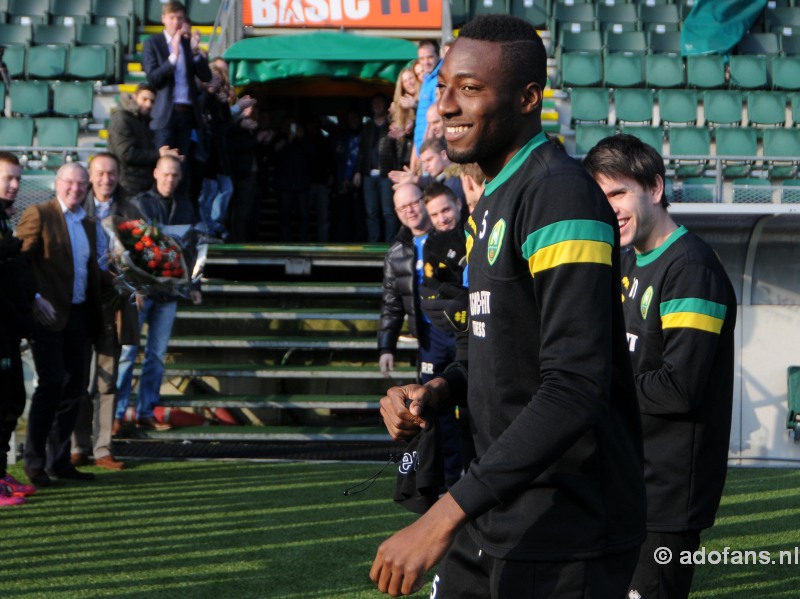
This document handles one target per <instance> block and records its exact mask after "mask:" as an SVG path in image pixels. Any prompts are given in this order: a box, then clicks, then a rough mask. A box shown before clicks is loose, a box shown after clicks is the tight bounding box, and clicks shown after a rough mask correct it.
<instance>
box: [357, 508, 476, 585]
mask: <svg viewBox="0 0 800 599" xmlns="http://www.w3.org/2000/svg"><path fill="white" fill-rule="evenodd" d="M465 521H466V514H465V513H464V511H463V510H462V509H461V507H459V505H458V504H457V503H456V502H455V500H454V499H453V498H452V496H451V495H450V494H449V493H445V494H444V495H443V496H442V498H441V499H439V501H437V502H436V503H435V504H433V507H431V509H429V510H428V511H427V513H425V515H424V516H422V517H421V518H420V519H419V520H417V521H416V522H414V523H413V524H412V525H411V526H408V527H406V528H404V529H402V530H400V531H399V532H397V533H396V534H395V535H393V536H392V537H390V538H389V539H387V540H386V541H384V542H383V543H382V544H381V546H380V547H378V553H377V555H376V556H375V560H374V561H373V562H372V568H371V569H370V571H369V577H370V579H371V580H372V581H373V582H374V583H375V584H376V585H377V586H378V590H380V591H381V592H382V593H388V594H389V595H391V596H392V597H397V596H399V595H410V594H411V593H415V592H416V591H418V590H419V589H421V588H422V585H424V584H425V579H424V575H425V573H426V572H427V571H428V570H430V569H431V568H432V567H433V566H435V565H436V564H437V563H438V562H439V560H441V559H442V557H444V554H445V553H446V552H447V549H448V548H449V547H450V545H451V544H452V543H453V539H454V538H455V535H456V532H458V530H459V528H461V526H462V525H463V523H464V522H465Z"/></svg>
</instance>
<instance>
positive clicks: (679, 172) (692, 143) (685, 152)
mask: <svg viewBox="0 0 800 599" xmlns="http://www.w3.org/2000/svg"><path fill="white" fill-rule="evenodd" d="M668 135H669V155H670V156H671V157H672V159H671V160H670V166H671V167H672V168H674V169H675V174H676V176H678V177H699V176H700V175H702V174H703V172H704V171H705V170H706V169H707V168H708V163H707V160H704V159H701V158H683V157H684V156H708V155H710V154H711V131H710V130H709V128H708V127H673V128H671V129H670V130H669V133H668Z"/></svg>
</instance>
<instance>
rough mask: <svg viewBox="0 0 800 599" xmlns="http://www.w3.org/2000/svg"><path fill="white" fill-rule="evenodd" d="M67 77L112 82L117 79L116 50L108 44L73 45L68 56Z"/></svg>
mask: <svg viewBox="0 0 800 599" xmlns="http://www.w3.org/2000/svg"><path fill="white" fill-rule="evenodd" d="M67 77H69V78H71V79H84V80H93V81H105V82H110V81H113V80H114V79H115V73H114V50H113V48H109V47H108V46H73V47H72V48H70V51H69V57H68V58H67Z"/></svg>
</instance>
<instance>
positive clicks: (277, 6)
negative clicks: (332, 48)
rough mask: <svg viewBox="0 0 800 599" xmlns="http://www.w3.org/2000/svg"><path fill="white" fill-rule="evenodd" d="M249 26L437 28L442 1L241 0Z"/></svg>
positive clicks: (439, 21) (245, 23)
mask: <svg viewBox="0 0 800 599" xmlns="http://www.w3.org/2000/svg"><path fill="white" fill-rule="evenodd" d="M242 24H243V25H245V26H252V27H305V28H325V27H337V28H338V27H346V28H348V29H439V28H441V26H442V0H244V1H243V4H242Z"/></svg>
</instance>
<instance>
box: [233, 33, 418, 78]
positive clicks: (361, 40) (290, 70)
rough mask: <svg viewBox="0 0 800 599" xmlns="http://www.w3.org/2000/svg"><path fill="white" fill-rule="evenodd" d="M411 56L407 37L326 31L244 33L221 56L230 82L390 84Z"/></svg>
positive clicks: (413, 51)
mask: <svg viewBox="0 0 800 599" xmlns="http://www.w3.org/2000/svg"><path fill="white" fill-rule="evenodd" d="M416 57H417V46H416V44H414V43H413V42H410V41H408V40H403V39H390V38H381V37H369V36H365V35H353V34H351V33H335V32H330V31H316V32H313V33H305V34H298V35H274V36H262V37H250V38H246V39H243V40H241V41H239V42H236V43H235V44H233V45H232V46H231V47H230V48H228V50H227V51H226V52H225V54H224V58H225V60H227V61H228V62H229V63H230V65H231V73H232V76H233V81H232V83H233V84H234V85H248V84H250V83H263V82H265V81H273V80H275V79H288V78H292V77H357V78H360V79H383V80H385V81H388V82H390V83H394V82H395V81H396V80H397V76H398V74H399V73H400V69H402V68H403V67H404V66H405V65H406V64H407V63H408V62H409V61H410V60H413V59H414V58H416Z"/></svg>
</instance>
